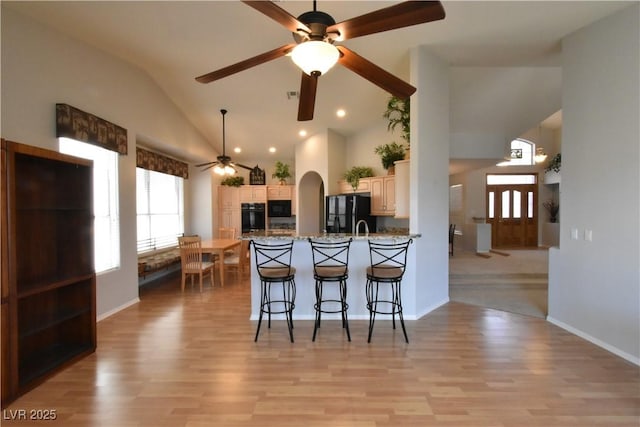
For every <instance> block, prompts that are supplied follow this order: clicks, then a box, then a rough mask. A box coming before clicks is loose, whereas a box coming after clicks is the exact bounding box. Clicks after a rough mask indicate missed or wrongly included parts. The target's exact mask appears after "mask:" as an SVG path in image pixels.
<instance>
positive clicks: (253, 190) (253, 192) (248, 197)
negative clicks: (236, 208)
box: [240, 185, 267, 203]
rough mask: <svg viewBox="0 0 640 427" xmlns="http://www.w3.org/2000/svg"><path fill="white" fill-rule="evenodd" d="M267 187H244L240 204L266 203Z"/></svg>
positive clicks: (241, 188)
mask: <svg viewBox="0 0 640 427" xmlns="http://www.w3.org/2000/svg"><path fill="white" fill-rule="evenodd" d="M266 202H267V187H266V186H265V185H243V186H241V187H240V203H266Z"/></svg>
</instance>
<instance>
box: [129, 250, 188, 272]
mask: <svg viewBox="0 0 640 427" xmlns="http://www.w3.org/2000/svg"><path fill="white" fill-rule="evenodd" d="M179 263H180V249H179V248H169V249H163V250H159V251H153V252H147V253H143V254H139V255H138V277H145V276H146V275H147V274H151V273H154V272H156V271H160V270H163V269H168V268H169V267H171V266H172V265H174V264H179Z"/></svg>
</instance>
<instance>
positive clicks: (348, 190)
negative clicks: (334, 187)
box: [338, 178, 372, 194]
mask: <svg viewBox="0 0 640 427" xmlns="http://www.w3.org/2000/svg"><path fill="white" fill-rule="evenodd" d="M371 179H372V178H360V181H359V182H358V188H356V191H353V187H352V186H351V184H349V183H348V182H347V181H344V180H343V181H339V182H338V184H339V185H340V194H354V193H355V194H360V193H368V192H370V191H371Z"/></svg>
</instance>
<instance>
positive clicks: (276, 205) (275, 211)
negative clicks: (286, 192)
mask: <svg viewBox="0 0 640 427" xmlns="http://www.w3.org/2000/svg"><path fill="white" fill-rule="evenodd" d="M267 207H268V209H269V218H275V217H289V216H291V200H269V201H267Z"/></svg>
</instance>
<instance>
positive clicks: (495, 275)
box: [449, 249, 548, 318]
mask: <svg viewBox="0 0 640 427" xmlns="http://www.w3.org/2000/svg"><path fill="white" fill-rule="evenodd" d="M501 252H502V253H505V254H508V256H504V255H500V254H495V253H489V256H490V257H489V258H485V257H479V256H477V255H476V254H475V253H472V252H464V251H457V252H455V253H454V256H453V257H449V297H450V299H451V300H452V301H458V302H464V303H467V304H473V305H478V306H482V307H488V308H494V309H498V310H503V311H508V312H511V313H517V314H524V315H527V316H535V317H540V318H545V317H546V316H547V288H548V251H547V250H546V249H533V250H504V251H501Z"/></svg>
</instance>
